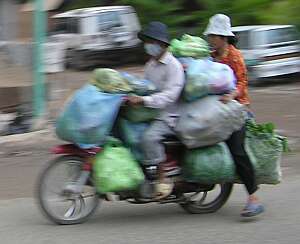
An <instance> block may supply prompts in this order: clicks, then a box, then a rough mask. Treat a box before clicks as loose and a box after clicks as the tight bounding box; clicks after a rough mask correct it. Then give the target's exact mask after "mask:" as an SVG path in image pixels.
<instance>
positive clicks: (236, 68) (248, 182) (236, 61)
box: [204, 14, 264, 217]
mask: <svg viewBox="0 0 300 244" xmlns="http://www.w3.org/2000/svg"><path fill="white" fill-rule="evenodd" d="M204 35H206V36H207V37H208V42H209V43H210V45H211V47H212V48H213V49H214V51H213V53H212V57H213V58H214V61H216V62H220V63H224V64H227V65H229V66H230V67H231V68H232V70H233V72H234V74H235V76H236V79H237V84H236V87H237V88H236V90H234V91H233V92H231V93H230V94H225V95H224V96H222V97H221V101H223V102H224V103H227V102H229V101H230V100H233V99H235V100H237V101H238V102H240V103H242V104H244V105H246V106H247V107H249V104H250V101H249V96H248V81H247V70H246V66H245V63H244V59H243V57H242V55H241V53H240V51H239V50H238V49H236V48H235V46H234V45H232V44H233V43H232V40H233V39H234V37H235V35H234V34H233V33H232V31H231V23H230V18H229V17H228V16H226V15H224V14H216V15H214V16H212V17H211V18H210V20H209V24H208V26H207V28H206V30H205V32H204ZM245 132H246V129H245V126H244V127H243V128H242V129H241V130H239V131H236V132H234V133H233V134H232V135H231V137H230V138H229V139H228V140H227V141H226V143H227V145H228V147H229V149H230V151H231V154H232V156H233V159H234V162H235V165H236V170H237V173H238V175H239V176H240V178H241V180H242V181H243V183H244V184H245V186H246V189H247V191H248V194H249V196H248V201H247V204H246V206H245V208H244V209H243V211H242V213H241V215H242V216H244V217H249V216H254V215H257V214H260V213H262V212H263V211H264V207H263V206H262V205H261V204H260V203H259V201H258V198H257V196H256V195H255V192H256V191H257V190H258V187H257V184H256V180H255V172H254V168H253V166H252V164H251V162H250V160H249V157H248V155H247V153H246V151H245V148H244V141H245Z"/></svg>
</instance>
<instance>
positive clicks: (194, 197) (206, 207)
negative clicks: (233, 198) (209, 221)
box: [180, 183, 233, 214]
mask: <svg viewBox="0 0 300 244" xmlns="http://www.w3.org/2000/svg"><path fill="white" fill-rule="evenodd" d="M232 187H233V184H232V183H224V184H217V185H215V187H214V189H212V190H211V191H205V192H203V191H199V192H194V193H189V194H186V195H185V197H186V198H187V201H186V202H185V203H181V204H180V205H181V207H182V208H183V209H184V210H185V211H187V212H188V213H193V214H203V213H213V212H216V211H217V210H219V209H220V208H221V207H222V206H223V205H224V204H225V203H226V201H227V200H228V198H229V196H230V194H231V191H232Z"/></svg>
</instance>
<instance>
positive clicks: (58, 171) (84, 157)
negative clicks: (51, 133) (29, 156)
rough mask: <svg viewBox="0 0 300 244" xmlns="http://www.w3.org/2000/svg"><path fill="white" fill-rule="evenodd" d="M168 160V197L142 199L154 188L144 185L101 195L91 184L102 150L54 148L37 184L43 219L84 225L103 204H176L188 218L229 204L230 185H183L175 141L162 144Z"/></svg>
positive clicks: (180, 149) (180, 148) (178, 144)
mask: <svg viewBox="0 0 300 244" xmlns="http://www.w3.org/2000/svg"><path fill="white" fill-rule="evenodd" d="M163 143H164V145H165V148H166V151H167V155H168V158H169V160H167V162H165V163H164V167H163V168H164V171H165V174H166V176H167V177H168V178H170V179H171V180H172V181H173V182H174V189H173V192H172V194H171V195H170V196H168V197H167V198H165V199H162V200H156V199H155V198H145V195H149V194H150V195H151V193H152V192H153V184H151V183H149V182H148V183H147V182H146V183H144V184H142V186H141V187H140V188H139V189H136V190H131V191H123V192H115V193H108V194H103V193H101V192H97V190H96V188H95V187H94V182H93V177H92V175H93V173H92V171H93V167H92V163H93V158H94V156H95V155H96V154H97V153H101V151H102V148H100V147H97V148H92V149H85V150H84V149H81V148H79V147H77V146H76V145H73V144H65V145H60V146H56V147H54V148H53V149H52V150H51V151H52V153H54V154H56V155H60V156H58V157H57V158H55V159H54V160H53V161H51V162H50V163H49V164H47V166H46V167H45V169H44V170H43V171H42V173H41V175H40V177H39V179H38V184H37V199H38V203H39V205H40V208H41V210H42V212H43V213H44V214H45V216H46V217H47V218H48V219H50V220H51V221H52V222H54V223H56V224H64V225H70V224H79V223H83V222H85V221H86V220H87V219H88V218H89V217H90V216H91V215H92V214H93V213H94V212H95V210H96V209H97V207H98V205H99V203H100V202H102V201H112V200H113V201H115V200H118V201H127V202H129V203H131V204H148V203H153V202H157V203H159V204H168V203H176V204H178V205H179V206H180V207H182V208H183V209H184V210H185V211H186V212H188V213H191V214H205V213H213V212H216V211H217V210H219V209H220V208H221V207H222V206H223V205H224V204H225V203H226V201H227V200H228V198H229V196H230V194H231V192H232V188H233V183H220V184H216V185H205V184H200V183H195V182H186V181H185V180H184V178H183V176H182V173H181V170H180V169H181V168H180V164H179V163H178V164H177V165H175V164H174V162H180V161H181V155H183V153H182V152H183V151H184V150H185V147H184V145H183V144H182V143H181V142H180V141H179V140H178V139H176V138H167V139H166V140H165V141H164V142H163Z"/></svg>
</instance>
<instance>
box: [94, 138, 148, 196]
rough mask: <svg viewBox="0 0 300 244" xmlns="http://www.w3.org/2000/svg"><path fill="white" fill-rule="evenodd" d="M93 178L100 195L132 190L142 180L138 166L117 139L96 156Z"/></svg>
mask: <svg viewBox="0 0 300 244" xmlns="http://www.w3.org/2000/svg"><path fill="white" fill-rule="evenodd" d="M93 177H94V180H95V185H96V188H97V191H98V192H101V193H106V192H119V191H124V190H133V189H136V188H137V187H138V186H139V185H140V184H141V183H142V182H143V180H144V174H143V172H142V170H141V168H140V166H139V164H138V163H137V162H136V161H135V159H134V158H133V156H132V154H131V152H130V151H129V150H128V149H127V148H125V147H124V146H123V145H122V143H121V142H120V141H119V140H117V139H111V140H110V141H108V142H107V143H106V144H105V146H104V149H103V151H102V152H101V153H99V154H98V155H97V156H96V159H95V162H94V164H93Z"/></svg>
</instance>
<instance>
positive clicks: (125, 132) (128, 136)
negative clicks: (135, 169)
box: [118, 118, 150, 161]
mask: <svg viewBox="0 0 300 244" xmlns="http://www.w3.org/2000/svg"><path fill="white" fill-rule="evenodd" d="M149 126H150V124H149V123H133V122H131V121H129V120H126V119H123V118H121V119H119V121H118V130H119V133H120V137H121V139H122V141H123V142H124V143H125V145H126V146H128V147H129V148H130V150H131V152H132V154H133V155H134V157H135V158H136V160H138V161H142V160H143V158H144V157H143V152H142V148H141V140H142V137H143V135H144V133H145V131H146V130H147V129H148V128H149Z"/></svg>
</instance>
